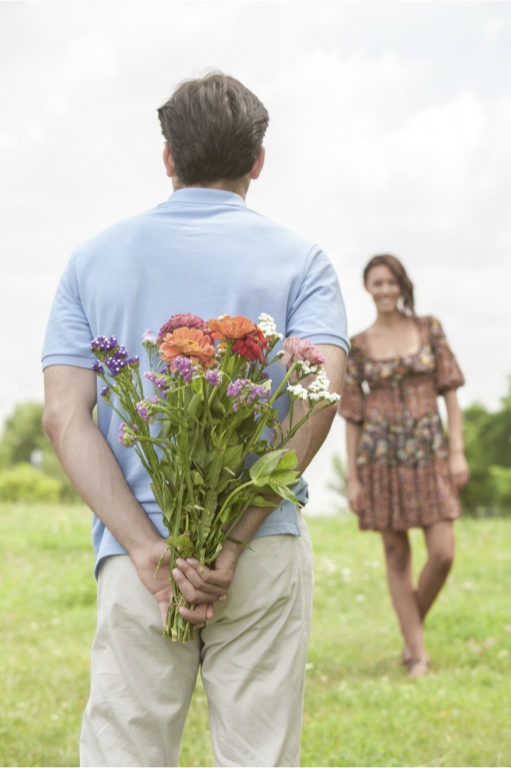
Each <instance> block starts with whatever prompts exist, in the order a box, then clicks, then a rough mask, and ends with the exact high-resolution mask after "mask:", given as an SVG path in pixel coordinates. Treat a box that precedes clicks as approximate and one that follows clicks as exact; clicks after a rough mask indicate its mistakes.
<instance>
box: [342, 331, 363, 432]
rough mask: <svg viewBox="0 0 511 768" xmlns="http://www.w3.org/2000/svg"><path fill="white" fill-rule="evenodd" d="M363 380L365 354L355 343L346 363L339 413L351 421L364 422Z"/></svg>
mask: <svg viewBox="0 0 511 768" xmlns="http://www.w3.org/2000/svg"><path fill="white" fill-rule="evenodd" d="M362 380H363V354H362V350H361V349H360V347H359V346H358V345H357V344H356V342H353V343H352V346H351V349H350V353H349V355H348V360H347V363H346V373H345V375H344V385H343V388H342V393H341V400H340V402H339V413H340V414H341V416H342V417H343V418H345V419H348V420H349V421H355V422H362V421H363V420H364V392H363V390H362Z"/></svg>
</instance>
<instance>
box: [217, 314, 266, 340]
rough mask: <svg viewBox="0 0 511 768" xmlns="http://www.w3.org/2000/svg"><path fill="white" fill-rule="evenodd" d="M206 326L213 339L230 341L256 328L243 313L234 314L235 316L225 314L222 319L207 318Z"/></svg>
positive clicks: (240, 337) (252, 331) (242, 336)
mask: <svg viewBox="0 0 511 768" xmlns="http://www.w3.org/2000/svg"><path fill="white" fill-rule="evenodd" d="M208 327H209V328H210V329H211V331H212V334H211V335H212V337H213V338H214V339H220V340H224V339H228V340H230V341H231V340H235V339H242V338H244V337H245V336H248V334H249V333H254V331H256V330H257V325H255V323H253V322H252V320H249V319H248V317H243V315H236V317H231V316H230V315H225V317H223V318H222V320H208Z"/></svg>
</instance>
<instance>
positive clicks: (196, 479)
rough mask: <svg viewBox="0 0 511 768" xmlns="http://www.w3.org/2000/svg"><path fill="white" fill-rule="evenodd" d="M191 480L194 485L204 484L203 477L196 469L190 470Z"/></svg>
mask: <svg viewBox="0 0 511 768" xmlns="http://www.w3.org/2000/svg"><path fill="white" fill-rule="evenodd" d="M192 482H193V484H194V485H204V478H203V477H202V475H201V473H200V472H197V470H196V469H194V471H193V472H192Z"/></svg>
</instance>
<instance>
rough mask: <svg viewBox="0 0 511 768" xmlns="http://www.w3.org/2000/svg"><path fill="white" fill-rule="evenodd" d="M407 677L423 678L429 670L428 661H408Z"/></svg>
mask: <svg viewBox="0 0 511 768" xmlns="http://www.w3.org/2000/svg"><path fill="white" fill-rule="evenodd" d="M407 666H408V677H411V678H416V677H424V675H427V674H428V672H429V670H430V664H429V660H428V659H410V660H409V661H408V664H407Z"/></svg>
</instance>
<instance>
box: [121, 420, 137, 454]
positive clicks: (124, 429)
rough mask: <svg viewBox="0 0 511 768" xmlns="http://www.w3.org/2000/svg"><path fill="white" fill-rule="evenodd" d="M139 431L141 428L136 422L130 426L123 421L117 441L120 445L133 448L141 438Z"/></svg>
mask: <svg viewBox="0 0 511 768" xmlns="http://www.w3.org/2000/svg"><path fill="white" fill-rule="evenodd" d="M138 431H139V429H138V427H137V425H136V424H132V425H131V427H130V426H128V424H125V423H124V421H123V422H122V423H121V426H120V428H119V437H118V438H117V442H118V443H119V444H120V445H124V447H125V448H133V446H134V445H135V443H138V441H139V439H140V438H139V437H138V435H137V432H138Z"/></svg>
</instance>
